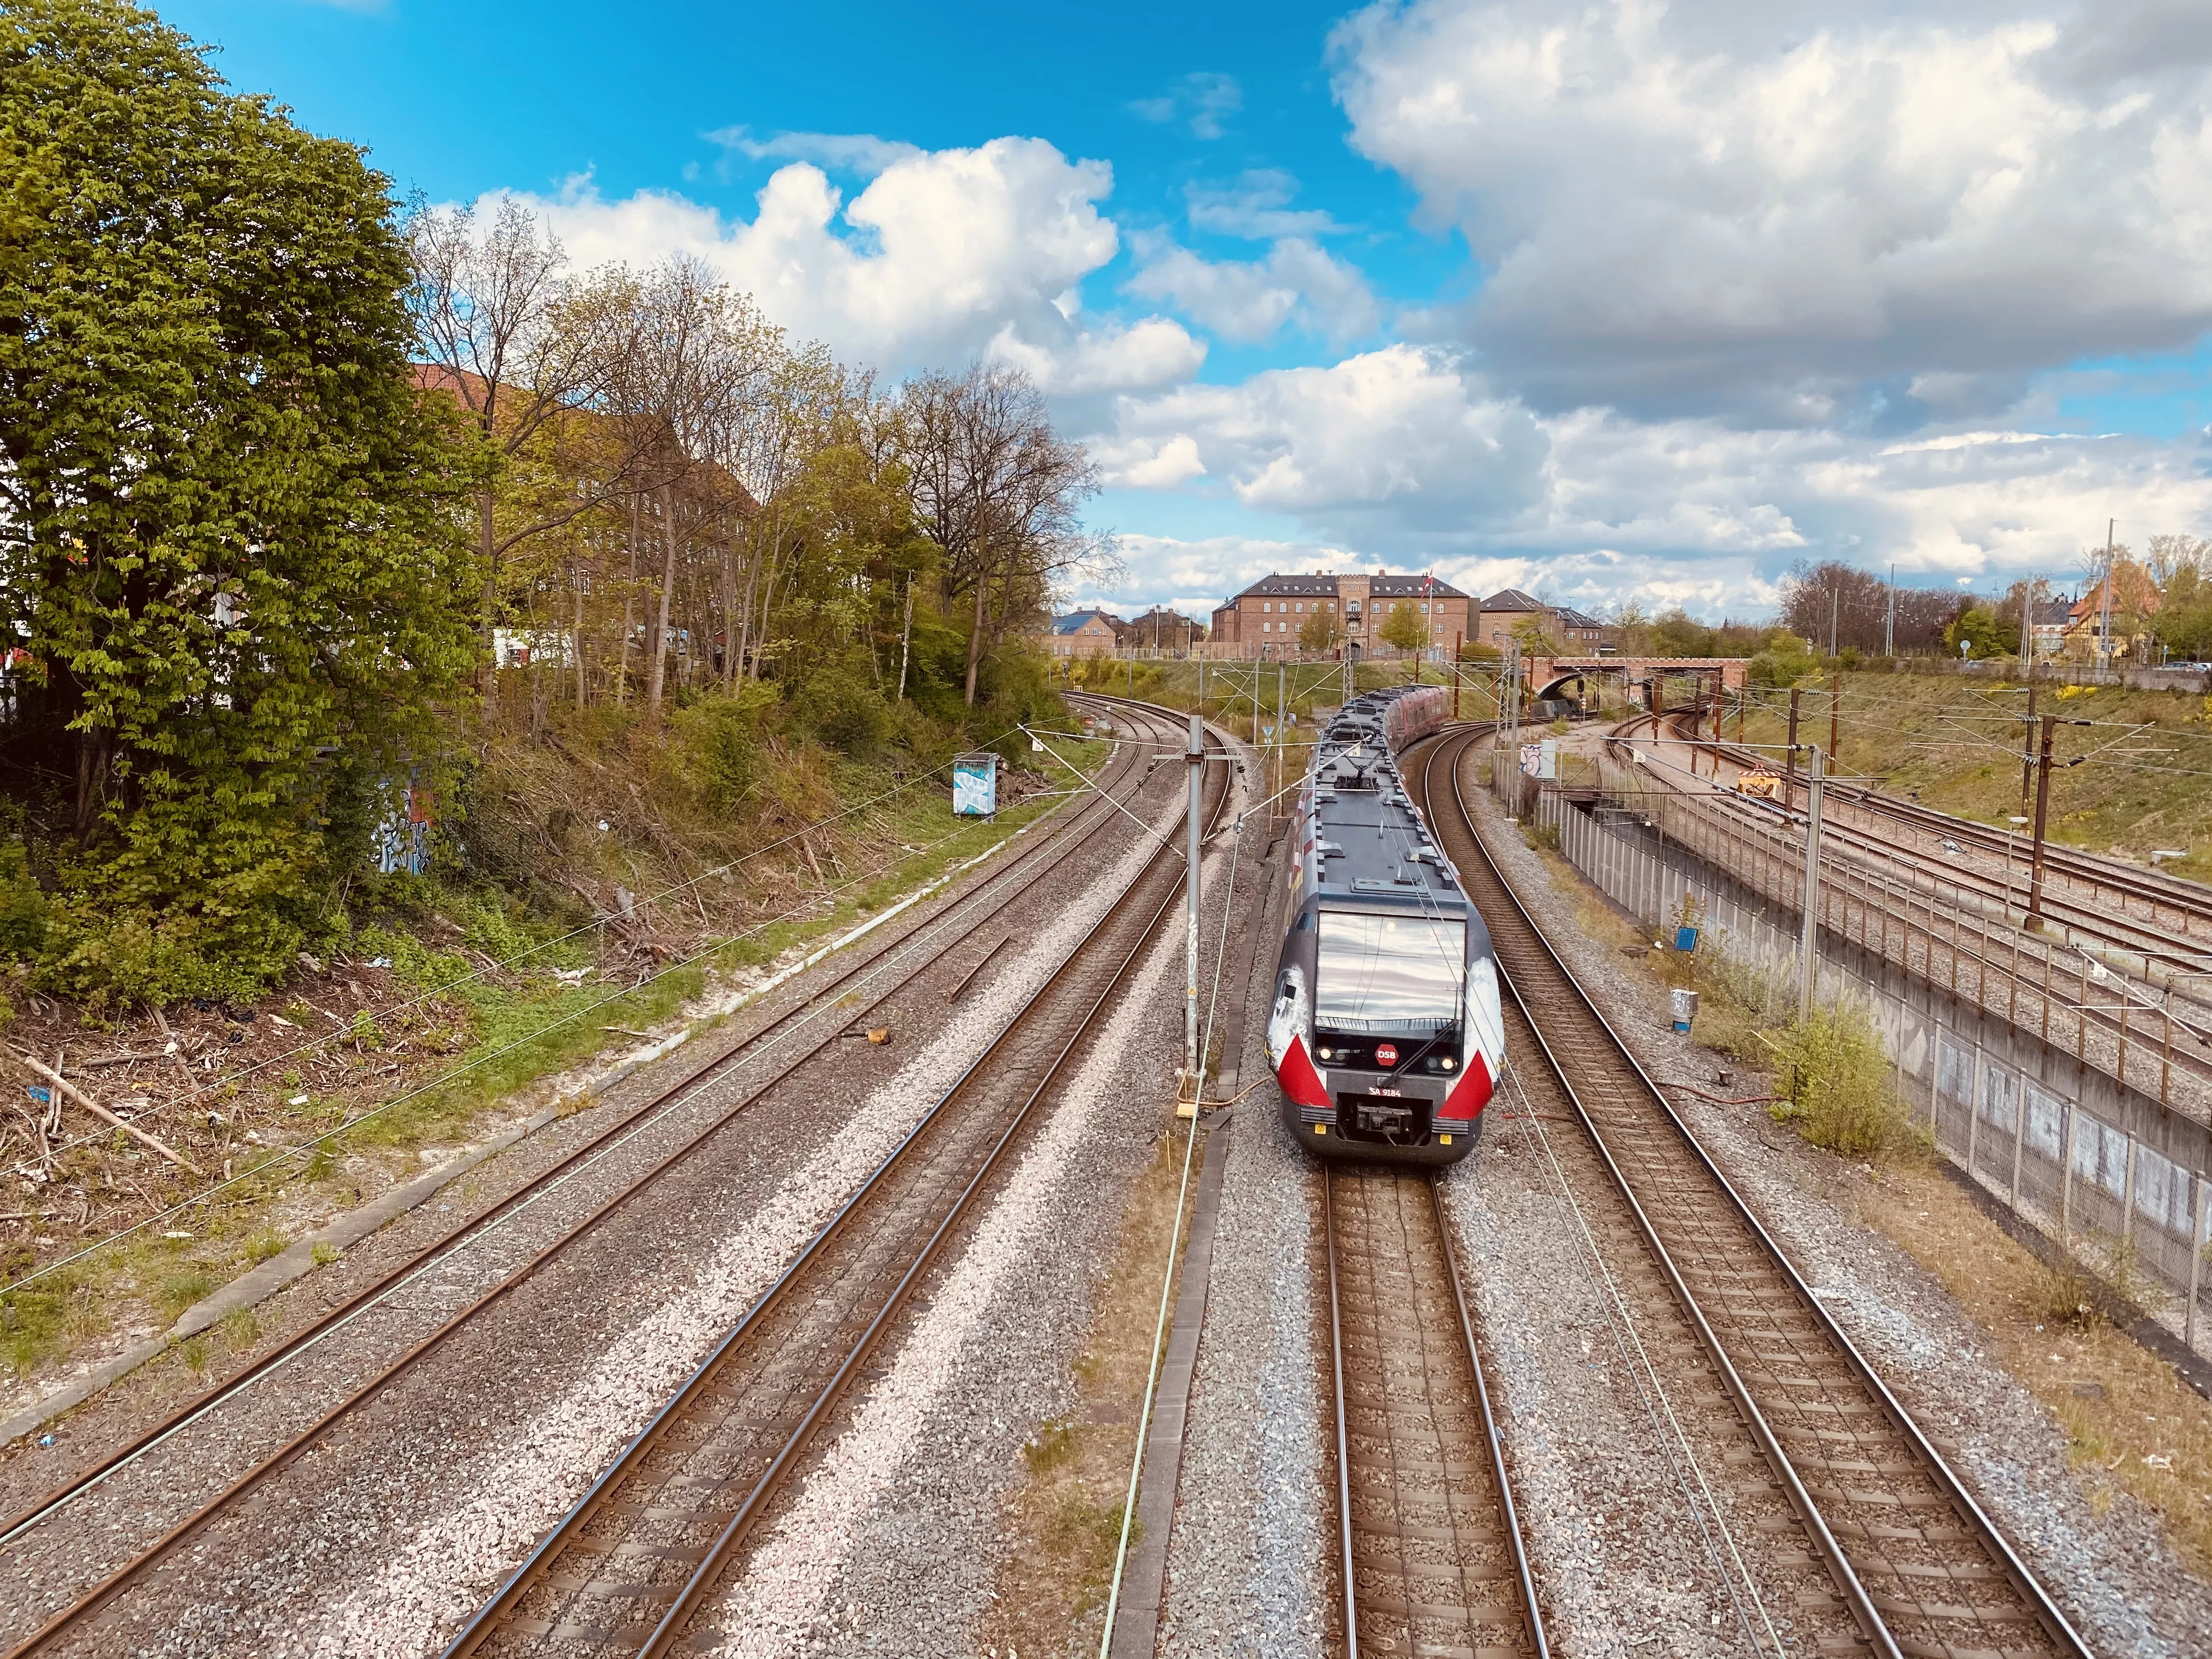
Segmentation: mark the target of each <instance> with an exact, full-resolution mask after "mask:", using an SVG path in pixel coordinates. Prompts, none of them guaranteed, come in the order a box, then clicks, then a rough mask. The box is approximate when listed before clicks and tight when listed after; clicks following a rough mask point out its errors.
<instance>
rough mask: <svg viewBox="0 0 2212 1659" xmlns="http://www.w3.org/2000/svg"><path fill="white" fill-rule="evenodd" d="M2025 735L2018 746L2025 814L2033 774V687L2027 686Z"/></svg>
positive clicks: (2021, 813)
mask: <svg viewBox="0 0 2212 1659" xmlns="http://www.w3.org/2000/svg"><path fill="white" fill-rule="evenodd" d="M2034 776H2035V688H2034V687H2033V686H2032V685H2031V686H2029V687H2028V688H2027V738H2026V739H2025V740H2024V741H2023V742H2022V743H2021V746H2020V815H2021V817H2027V790H2028V785H2029V783H2030V782H2031V781H2033V779H2034Z"/></svg>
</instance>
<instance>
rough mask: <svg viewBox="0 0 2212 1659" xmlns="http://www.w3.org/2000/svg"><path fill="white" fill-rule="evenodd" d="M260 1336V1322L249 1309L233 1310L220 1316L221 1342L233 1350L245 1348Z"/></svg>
mask: <svg viewBox="0 0 2212 1659" xmlns="http://www.w3.org/2000/svg"><path fill="white" fill-rule="evenodd" d="M260 1334H261V1322H260V1321H259V1320H258V1319H257V1318H256V1317H254V1313H253V1310H252V1309H251V1308H233V1309H232V1310H230V1311H229V1312H228V1313H227V1314H225V1315H224V1316H222V1340H224V1341H225V1342H226V1343H228V1345H229V1346H231V1348H232V1349H234V1350H236V1349H240V1348H244V1347H246V1346H247V1345H248V1344H250V1343H252V1341H253V1340H254V1339H255V1338H257V1337H258V1336H259V1335H260Z"/></svg>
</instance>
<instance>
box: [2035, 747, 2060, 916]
mask: <svg viewBox="0 0 2212 1659" xmlns="http://www.w3.org/2000/svg"><path fill="white" fill-rule="evenodd" d="M2057 727H2058V722H2057V720H2053V719H2051V716H2050V715H2048V714H2046V715H2045V716H2044V717H2043V741H2042V742H2041V744H2039V745H2038V746H2037V750H2036V757H2035V853H2034V861H2033V865H2032V866H2030V873H2029V876H2028V878H2027V920H2028V924H2029V925H2030V926H2031V927H2033V925H2034V924H2035V922H2036V921H2039V919H2040V918H2041V917H2042V915H2043V827H2044V824H2045V821H2046V820H2047V819H2048V818H2049V817H2050V815H2051V739H2052V738H2055V737H2057V735H2058V731H2057Z"/></svg>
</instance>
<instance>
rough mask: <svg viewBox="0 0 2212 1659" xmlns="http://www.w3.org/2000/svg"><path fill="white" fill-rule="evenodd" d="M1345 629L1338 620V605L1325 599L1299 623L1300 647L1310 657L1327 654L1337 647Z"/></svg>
mask: <svg viewBox="0 0 2212 1659" xmlns="http://www.w3.org/2000/svg"><path fill="white" fill-rule="evenodd" d="M1343 637H1344V631H1343V629H1342V628H1341V627H1340V625H1339V623H1338V622H1337V620H1336V607H1335V606H1334V605H1330V604H1328V603H1327V602H1326V601H1324V602H1323V603H1322V604H1320V605H1316V606H1315V607H1314V608H1313V611H1312V613H1311V614H1310V616H1308V617H1306V619H1305V620H1304V622H1302V623H1299V624H1298V649H1299V650H1301V651H1303V652H1304V653H1306V655H1308V656H1310V657H1319V656H1325V655H1327V654H1328V653H1329V652H1332V651H1334V650H1335V649H1336V647H1337V642H1338V641H1340V640H1341V639H1342V638H1343Z"/></svg>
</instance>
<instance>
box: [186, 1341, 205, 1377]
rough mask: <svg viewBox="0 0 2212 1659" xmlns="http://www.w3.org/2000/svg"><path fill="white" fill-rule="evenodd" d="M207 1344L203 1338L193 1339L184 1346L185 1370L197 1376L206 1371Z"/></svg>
mask: <svg viewBox="0 0 2212 1659" xmlns="http://www.w3.org/2000/svg"><path fill="white" fill-rule="evenodd" d="M207 1365H208V1343H207V1338H205V1337H204V1336H196V1337H193V1338H192V1339H191V1340H190V1341H188V1342H186V1343H185V1370H189V1371H191V1373H192V1375H193V1376H198V1375H200V1373H202V1372H203V1371H204V1370H207Z"/></svg>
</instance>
